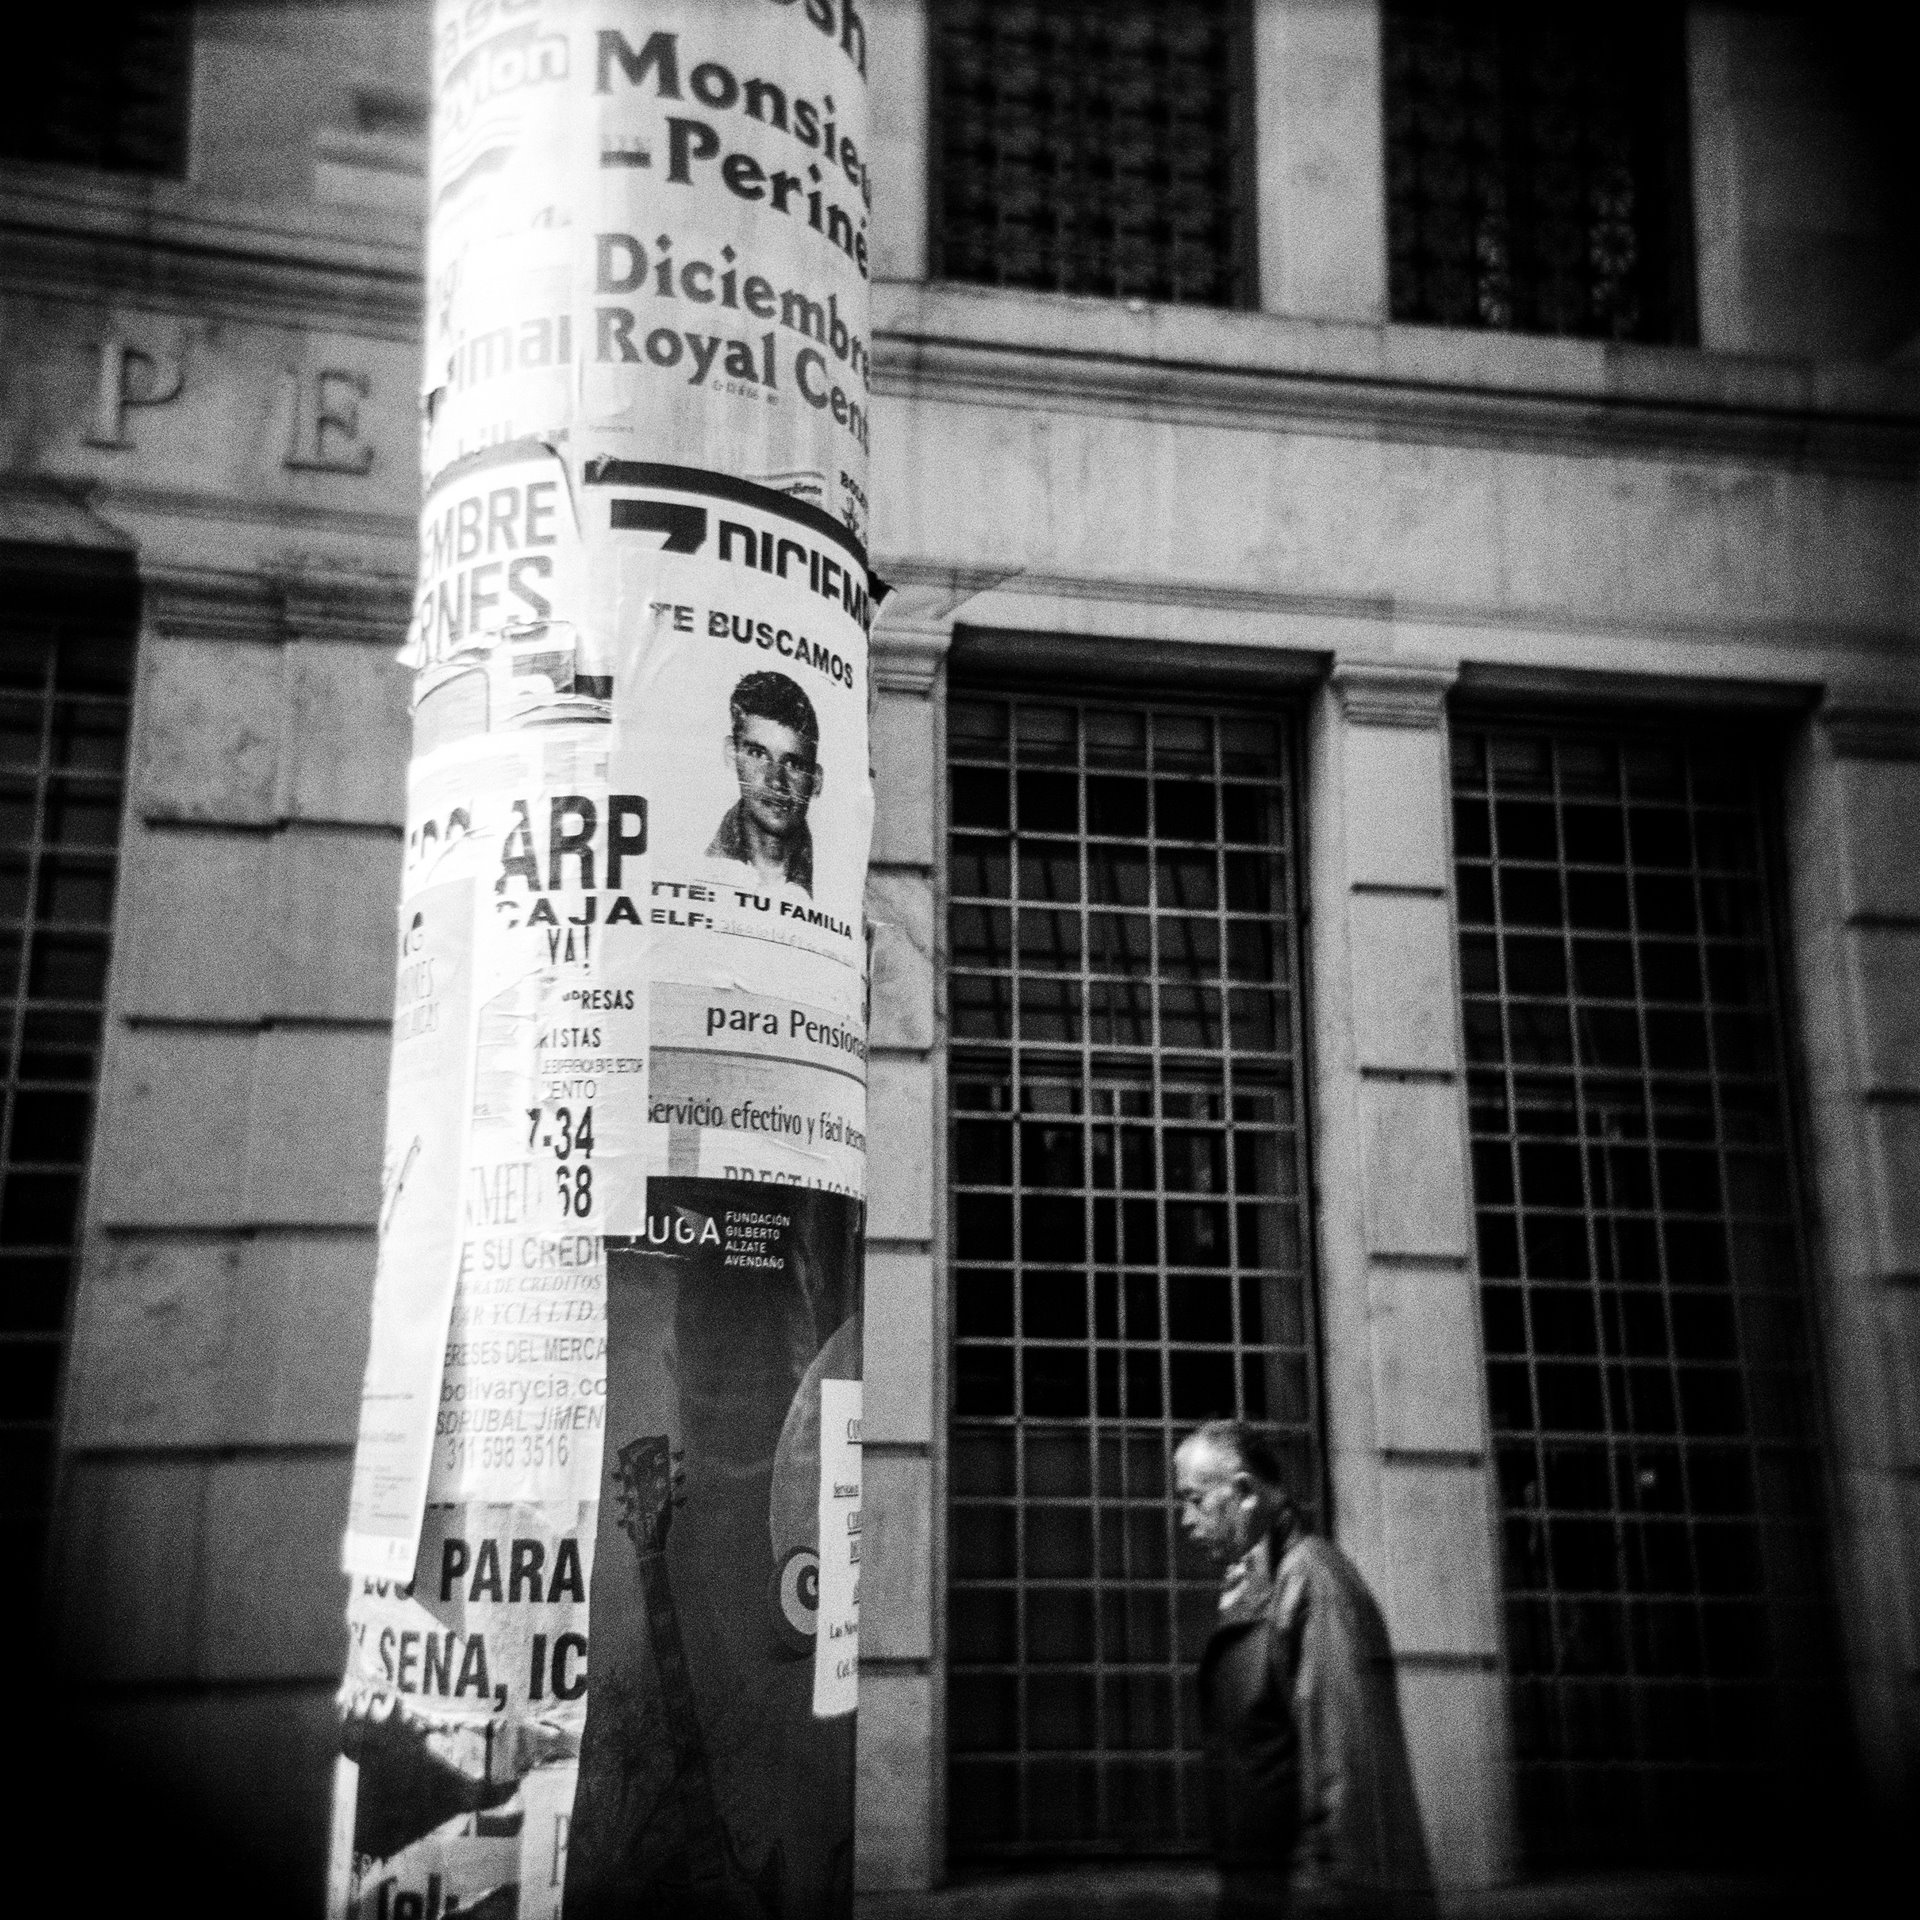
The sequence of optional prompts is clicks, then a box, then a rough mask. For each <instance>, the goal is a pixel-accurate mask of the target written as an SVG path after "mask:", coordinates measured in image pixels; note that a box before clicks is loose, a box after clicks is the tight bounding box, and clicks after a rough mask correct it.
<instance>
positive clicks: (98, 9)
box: [0, 0, 193, 178]
mask: <svg viewBox="0 0 1920 1920" xmlns="http://www.w3.org/2000/svg"><path fill="white" fill-rule="evenodd" d="M35 14H36V18H35V20H34V27H33V39H32V56H31V57H28V55H27V52H26V49H25V47H24V45H23V46H21V47H20V48H17V49H16V50H15V51H14V53H13V55H12V56H11V57H10V58H9V59H8V61H7V62H6V65H5V68H4V70H3V71H0V159H7V160H51V161H56V162H59V163H61V164H63V165H67V166H75V167H95V168H99V169H102V170H104V171H106V172H111V173H152V174H164V175H171V176H173V177H174V178H180V177H182V176H184V175H185V173H186V170H187V115H188V80H189V73H190V67H191V57H192V40H193V10H192V8H191V7H190V6H187V5H185V4H184V3H183V0H173V4H167V0H159V4H154V0H147V4H139V0H106V4H101V5H88V6H69V7H64V8H63V7H46V8H37V9H35Z"/></svg>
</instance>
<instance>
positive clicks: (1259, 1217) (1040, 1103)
mask: <svg viewBox="0 0 1920 1920" xmlns="http://www.w3.org/2000/svg"><path fill="white" fill-rule="evenodd" d="M948 752H949V759H950V777H951V811H950V825H951V843H950V852H949V879H950V898H951V905H950V909H949V912H950V920H949V927H950V959H951V968H952V970H951V974H950V976H949V1009H950V1020H951V1035H952V1038H951V1051H950V1057H949V1086H950V1097H951V1105H952V1114H951V1123H952V1156H951V1169H952V1179H953V1253H954V1263H955V1264H954V1267H953V1292H952V1320H953V1330H954V1347H953V1372H952V1381H953V1387H952V1399H951V1430H950V1449H949V1454H948V1461H949V1471H948V1492H949V1525H950V1541H951V1554H950V1562H949V1567H950V1575H951V1587H950V1604H949V1607H948V1616H947V1617H948V1650H949V1678H948V1694H947V1708H948V1726H949V1729H950V1735H951V1746H952V1754H951V1772H950V1776H949V1780H950V1785H949V1808H950V1814H951V1841H952V1850H953V1852H954V1854H955V1856H956V1857H961V1858H966V1857H982V1856H992V1855H1012V1854H1020V1853H1043V1852H1044V1853H1075V1852H1079V1853H1094V1852H1107V1853H1113V1852H1127V1851H1133V1852H1177V1851H1182V1850H1186V1849H1190V1848H1193V1847H1195V1846H1197V1845H1198V1844H1199V1843H1200V1840H1201V1837H1202V1827H1201V1822H1202V1819H1203V1809H1202V1806H1201V1803H1200V1791H1201V1787H1200V1781H1199V1778H1198V1776H1197V1773H1196V1770H1195V1758H1196V1754H1195V1750H1196V1746H1197V1741H1198V1727H1197V1720H1196V1709H1195V1701H1194V1697H1193V1693H1192V1679H1191V1674H1192V1662H1193V1660H1194V1659H1195V1658H1196V1657H1197V1655H1198V1652H1199V1650H1200V1648H1201V1646H1202V1645H1203V1644H1204V1642H1205V1638H1206V1635H1207V1633H1208V1631H1209V1630H1210V1628H1211V1625H1212V1621H1213V1616H1214V1611H1215V1599H1216V1594H1217V1585H1216V1576H1215V1575H1214V1574H1213V1573H1212V1572H1211V1570H1209V1569H1208V1568H1206V1567H1205V1566H1203V1565H1201V1564H1199V1563H1198V1562H1197V1560H1193V1559H1190V1558H1188V1557H1187V1556H1188V1553H1189V1552H1190V1550H1189V1549H1186V1548H1185V1547H1184V1546H1183V1545H1182V1543H1181V1542H1180V1540H1179V1538H1178V1535H1177V1529H1176V1526H1175V1515H1174V1511H1173V1508H1172V1506H1171V1504H1170V1502H1169V1497H1168V1466H1167V1457H1168V1454H1169V1452H1170V1450H1171V1448H1172V1446H1173V1444H1174V1442H1175V1441H1176V1440H1177V1439H1178V1438H1179V1437H1180V1436H1181V1435H1182V1434H1183V1433H1184V1432H1185V1431H1186V1430H1187V1429H1189V1428H1190V1427H1192V1426H1194V1425H1195V1424H1197V1423H1198V1422H1200V1421H1202V1420H1205V1419H1210V1418H1213V1417H1216V1416H1219V1415H1237V1416H1239V1417H1241V1418H1243V1419H1247V1420H1252V1421H1255V1422H1259V1423H1262V1424H1263V1425H1264V1426H1265V1427H1266V1428H1267V1429H1268V1430H1269V1431H1271V1432H1272V1433H1273V1434H1274V1436H1275V1439H1276V1442H1277V1444H1278V1445H1279V1446H1280V1448H1281V1451H1282V1454H1283V1457H1284V1458H1285V1459H1286V1461H1287V1462H1288V1463H1289V1466H1290V1469H1291V1472H1290V1478H1291V1480H1292V1484H1293V1486H1294V1489H1295V1491H1296V1492H1297V1494H1298V1495H1299V1497H1300V1498H1301V1500H1302V1502H1303V1504H1304V1505H1305V1506H1307V1507H1308V1508H1309V1509H1310V1510H1311V1509H1314V1508H1317V1506H1318V1505H1319V1500H1318V1474H1319V1467H1318V1447H1317V1433H1318V1423H1317V1411H1316V1409H1317V1404H1318V1400H1317V1383H1316V1376H1315V1358H1314V1355H1315V1345H1314V1337H1313V1318H1312V1299H1311V1289H1310V1286H1309V1282H1308V1275H1307V1271H1306V1253H1305V1244H1306V1222H1305V1217H1304V1212H1305V1209H1304V1202H1303V1199H1302V1196H1303V1194H1304V1192H1305V1186H1306V1173H1305V1166H1304V1147H1303V1140H1302V1116H1301V1096H1300V1078H1301V1074H1300V1059H1301V1048H1300V1020H1299V1014H1300V1009H1299V1001H1298V992H1297V982H1298V979H1299V965H1298V952H1297V935H1298V920H1297V913H1296V910H1295V904H1294V903H1295V892H1294V888H1295V872H1294V861H1295V832H1294V826H1293V811H1292V789H1291V785H1290V781H1291V771H1290V760H1289V746H1288V740H1287V735H1286V729H1285V728H1284V726H1283V725H1282V724H1281V723H1280V722H1279V721H1278V720H1276V719H1275V718H1274V717H1272V716H1270V715H1263V714H1260V713H1254V712H1248V713H1231V712H1201V711H1197V710H1193V709H1189V708H1185V707H1180V706H1175V705H1171V704H1166V705H1160V704H1156V705H1153V706H1151V707H1149V706H1144V705H1132V704H1125V703H1122V702H1119V701H1102V700H1089V701H1076V700H1072V699H1066V698H1058V699H1055V698H1046V697H1041V696H1038V695H1036V696H1034V697H1031V698H1016V699H1000V698H994V697H991V696H988V695H985V694H974V693H956V694H955V695H954V696H953V698H952V700H951V703H950V705H949V709H948Z"/></svg>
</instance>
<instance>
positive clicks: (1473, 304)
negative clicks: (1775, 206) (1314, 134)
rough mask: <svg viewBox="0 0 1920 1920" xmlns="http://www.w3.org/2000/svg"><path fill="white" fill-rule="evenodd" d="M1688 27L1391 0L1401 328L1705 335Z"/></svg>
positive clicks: (1393, 287)
mask: <svg viewBox="0 0 1920 1920" xmlns="http://www.w3.org/2000/svg"><path fill="white" fill-rule="evenodd" d="M1682 16H1683V10H1682V9H1681V8H1679V7H1670V6H1662V5H1658V4H1653V5H1648V4H1638V5H1634V4H1627V5H1614V6H1604V7H1602V6H1596V5H1592V4H1583V5H1579V6H1561V7H1539V6H1528V5H1524V4H1520V3H1519V0H1495V3H1494V4H1483V5H1473V4H1460V3H1459V0H1454V3H1451V4H1449V3H1448V0H1388V3H1387V5H1386V7H1385V9H1384V12H1383V26H1382V32H1383V36H1384V45H1383V54H1384V90H1385V110H1386V150H1387V238H1388V264H1389V286H1390V295H1391V306H1392V312H1393V317H1394V319H1396V320H1407V321H1422V322H1428V323H1431V324H1436V325H1440V326H1447V327H1492V328H1500V329H1506V330H1510V331H1514V332H1519V333H1557V334H1575V335H1582V336H1586V337H1590V338H1594V339H1601V340H1641V341H1655V342H1672V343H1681V344H1684V343H1686V342H1689V341H1691V340H1692V339H1693V337H1694V326H1695V321H1694V298H1693V263H1692V245H1691V195H1690V192H1689V187H1688V147H1687V120H1686V51H1685V42H1684V35H1683V17H1682Z"/></svg>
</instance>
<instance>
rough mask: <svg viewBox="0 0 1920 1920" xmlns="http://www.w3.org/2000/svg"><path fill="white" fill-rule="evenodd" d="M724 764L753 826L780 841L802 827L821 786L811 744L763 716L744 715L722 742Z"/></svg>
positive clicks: (819, 772)
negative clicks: (727, 767)
mask: <svg viewBox="0 0 1920 1920" xmlns="http://www.w3.org/2000/svg"><path fill="white" fill-rule="evenodd" d="M727 760H728V764H729V765H730V766H731V767H732V768H733V771H734V775H735V777H736V778H737V779H738V780H739V782H740V801H741V805H742V806H743V807H744V809H745V810H746V813H747V816H748V818H749V819H750V820H751V821H752V823H753V825H754V826H756V827H757V828H759V830H760V831H761V832H762V833H764V834H766V835H767V836H768V837H769V838H771V839H773V840H777V841H781V842H784V841H786V840H787V839H788V838H789V837H790V836H791V835H792V834H794V833H795V832H796V831H797V830H798V829H799V828H800V827H801V826H803V825H804V824H805V822H806V818H807V806H808V803H809V802H810V801H811V800H812V799H813V796H814V795H815V794H816V793H818V792H819V791H820V788H821V786H822V785H823V784H824V775H823V772H822V769H821V766H820V763H819V761H818V760H817V759H816V758H815V749H814V742H813V741H811V740H810V739H808V738H807V736H806V735H805V734H802V733H798V732H796V731H795V730H794V729H793V728H792V727H789V726H785V725H783V724H782V723H781V722H780V721H778V720H769V719H768V718H767V717H766V716H765V715H764V714H758V713H743V714H741V715H740V717H739V719H738V721H737V722H736V724H735V726H734V728H733V731H732V732H731V733H730V734H729V735H728V738H727Z"/></svg>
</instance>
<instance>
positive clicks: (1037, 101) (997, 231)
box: [929, 0, 1253, 307]
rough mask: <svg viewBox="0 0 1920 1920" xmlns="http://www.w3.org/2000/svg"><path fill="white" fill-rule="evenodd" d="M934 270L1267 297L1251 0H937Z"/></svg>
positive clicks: (1127, 291) (1194, 294) (1226, 297)
mask: <svg viewBox="0 0 1920 1920" xmlns="http://www.w3.org/2000/svg"><path fill="white" fill-rule="evenodd" d="M929 19H930V26H931V32H932V54H933V117H934V127H935V131H934V138H933V141H932V144H931V160H932V193H931V203H932V209H933V218H932V226H933V232H932V259H933V277H934V278H935V279H936V280H969V281H975V282H979V283H982V284H984V285H987V286H990V287H1032V288H1036V289H1038V290H1040V291H1042V292H1049V293H1088V294H1099V295H1104V296H1106V297H1108V298H1112V299H1141V300H1166V301H1190V302H1195V303H1198V304H1200V305H1203V306H1216V307H1232V306H1245V305H1250V304H1251V303H1252V300H1253V272H1252V268H1253V244H1252V242H1253V235H1252V229H1251V222H1252V210H1253V197H1252V192H1251V188H1250V185H1249V175H1250V167H1251V148H1250V136H1249V132H1248V111H1247V99H1246V95H1247V90H1248V89H1247V76H1248V72H1249V61H1248V58H1247V55H1246V46H1247V24H1246V9H1245V6H1244V4H1241V3H1240V0H1039V3H1038V4H1030V5H1020V4H1005V3H1004V0H932V5H931V7H930V12H929Z"/></svg>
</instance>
